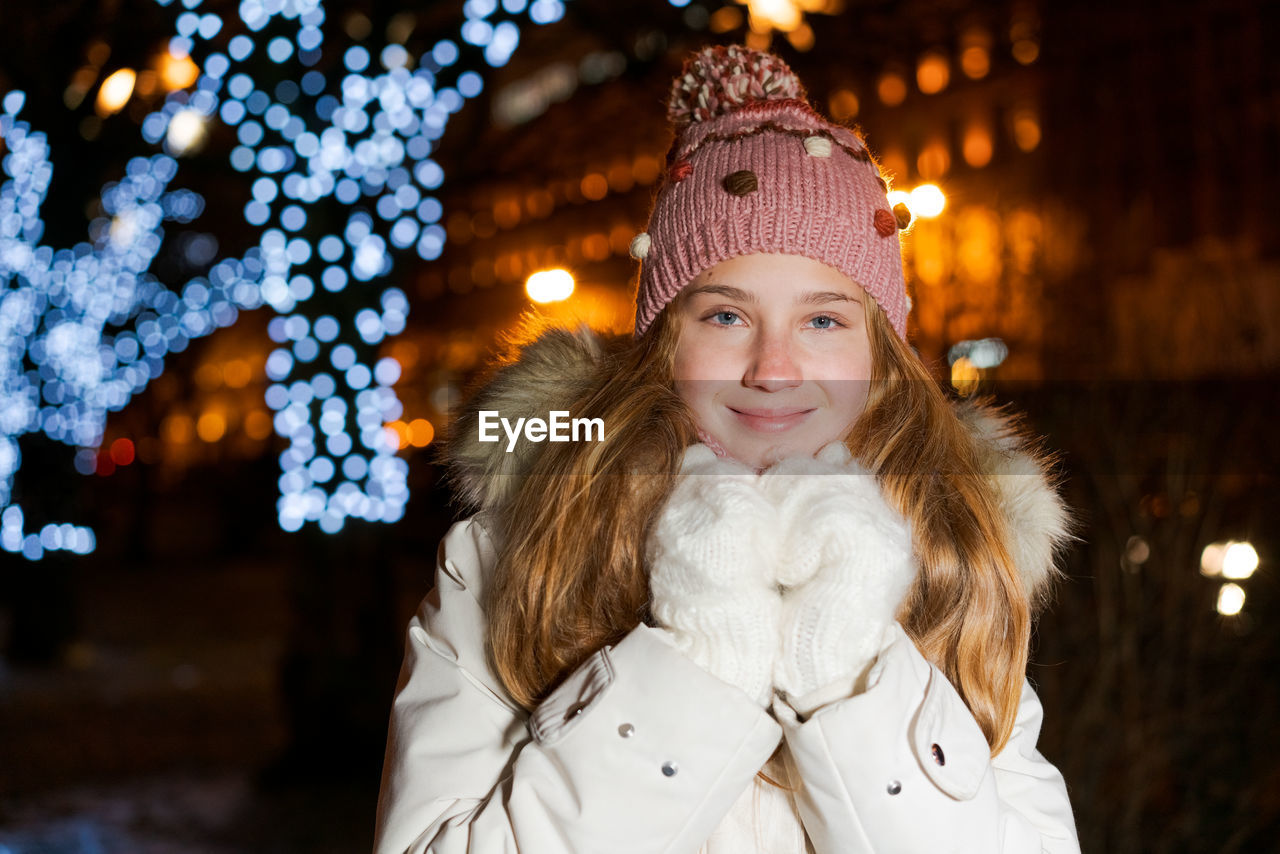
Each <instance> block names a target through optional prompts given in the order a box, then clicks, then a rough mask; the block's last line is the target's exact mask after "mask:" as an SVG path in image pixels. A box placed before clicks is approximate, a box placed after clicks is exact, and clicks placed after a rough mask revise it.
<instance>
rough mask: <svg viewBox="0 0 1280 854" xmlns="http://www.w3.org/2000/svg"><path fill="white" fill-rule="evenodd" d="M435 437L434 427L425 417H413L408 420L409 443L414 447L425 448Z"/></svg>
mask: <svg viewBox="0 0 1280 854" xmlns="http://www.w3.org/2000/svg"><path fill="white" fill-rule="evenodd" d="M435 437H436V428H435V427H433V426H432V425H431V422H430V421H428V420H427V419H425V418H415V419H413V420H412V421H410V422H409V444H411V445H413V446H414V447H415V448H425V447H426V446H427V445H430V444H431V440H432V439H434V438H435Z"/></svg>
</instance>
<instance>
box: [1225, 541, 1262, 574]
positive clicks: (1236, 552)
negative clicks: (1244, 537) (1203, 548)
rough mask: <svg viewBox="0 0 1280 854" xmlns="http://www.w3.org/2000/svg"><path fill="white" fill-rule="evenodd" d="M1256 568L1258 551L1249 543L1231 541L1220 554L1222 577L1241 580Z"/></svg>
mask: <svg viewBox="0 0 1280 854" xmlns="http://www.w3.org/2000/svg"><path fill="white" fill-rule="evenodd" d="M1257 568H1258V552H1257V551H1256V550H1255V549H1254V547H1253V546H1252V545H1250V544H1249V543H1231V544H1229V545H1228V546H1227V549H1226V551H1225V552H1224V553H1223V555H1222V577H1223V578H1230V579H1232V580H1235V581H1242V580H1244V579H1246V578H1248V577H1249V576H1251V575H1253V571H1254V570H1255V569H1257Z"/></svg>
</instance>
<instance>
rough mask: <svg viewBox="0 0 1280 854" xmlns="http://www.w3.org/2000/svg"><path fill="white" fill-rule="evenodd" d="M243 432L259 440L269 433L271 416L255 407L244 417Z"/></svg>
mask: <svg viewBox="0 0 1280 854" xmlns="http://www.w3.org/2000/svg"><path fill="white" fill-rule="evenodd" d="M244 432H245V435H246V436H248V437H249V438H250V439H257V440H259V441H261V440H263V439H265V438H267V437H268V436H270V435H271V416H270V415H268V414H267V413H266V412H263V411H262V410H261V409H255V410H254V411H253V412H250V413H249V414H248V415H246V416H245V417H244Z"/></svg>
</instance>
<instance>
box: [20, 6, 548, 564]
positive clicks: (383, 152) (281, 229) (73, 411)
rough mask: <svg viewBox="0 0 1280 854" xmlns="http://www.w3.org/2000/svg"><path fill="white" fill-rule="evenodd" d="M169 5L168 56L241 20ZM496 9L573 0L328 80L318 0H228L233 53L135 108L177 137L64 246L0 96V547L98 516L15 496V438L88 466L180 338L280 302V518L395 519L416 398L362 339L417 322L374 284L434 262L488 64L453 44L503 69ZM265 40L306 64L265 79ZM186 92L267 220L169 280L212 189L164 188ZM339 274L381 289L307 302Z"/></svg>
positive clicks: (404, 493)
mask: <svg viewBox="0 0 1280 854" xmlns="http://www.w3.org/2000/svg"><path fill="white" fill-rule="evenodd" d="M156 2H157V3H158V4H159V5H160V6H170V5H173V3H174V0H156ZM178 5H179V6H180V7H181V8H182V9H183V10H184V11H182V12H180V13H179V14H178V15H177V16H176V18H175V22H174V26H175V35H174V36H173V38H172V39H171V40H170V42H169V50H170V52H171V53H172V54H173V55H174V56H177V57H185V56H188V55H190V54H193V53H194V52H196V51H197V46H198V45H200V43H202V42H208V41H209V40H210V39H213V38H215V37H217V36H218V35H219V34H222V33H223V30H224V29H225V28H226V27H227V24H228V22H229V21H233V19H232V18H230V17H227V18H226V19H224V17H223V16H221V15H219V14H218V13H213V12H210V13H200V12H199V11H198V10H199V8H200V6H201V0H178ZM499 7H501V9H502V10H503V11H504V12H505V13H506V14H508V15H520V14H524V13H527V15H528V17H529V20H530V21H532V22H533V23H535V24H547V23H551V22H554V21H556V20H559V19H560V18H561V17H562V16H563V14H564V4H563V2H561V0H534V2H532V3H527V2H524V0H502V2H501V3H499V2H497V0H468V2H467V3H465V4H464V7H463V13H464V17H465V21H464V23H463V24H462V27H461V30H460V33H459V38H458V40H457V41H454V40H450V39H442V40H440V41H439V42H437V43H436V44H435V45H434V46H433V47H432V48H431V49H430V50H429V51H428V52H427V53H426V54H424V55H423V56H422V57H421V58H420V60H419V61H418V62H417V63H416V64H417V68H416V69H415V70H413V71H410V70H409V68H410V66H411V65H413V64H414V63H412V62H411V61H410V60H411V57H410V56H409V54H408V52H407V51H406V50H405V49H404V48H403V47H402V46H400V45H394V44H393V45H388V46H386V47H385V48H383V49H382V50H381V51H380V52H379V53H378V55H377V62H376V63H375V61H374V57H373V56H372V55H371V54H370V52H369V50H368V49H367V48H365V47H363V46H360V45H354V46H352V47H350V48H348V49H347V50H346V52H345V53H344V54H343V65H344V67H345V72H346V73H345V74H344V75H342V76H341V79H336V78H333V79H326V77H325V75H324V74H322V73H321V72H319V71H316V70H303V68H302V67H305V66H309V65H314V64H315V62H316V61H318V59H319V55H320V54H319V49H320V47H321V45H322V42H323V32H322V29H321V25H322V24H323V23H324V19H325V11H324V8H323V3H322V2H320V0H242V2H241V3H240V4H239V7H238V10H237V14H238V18H239V22H240V23H241V24H243V25H244V27H245V29H246V32H240V33H237V34H235V35H233V36H231V37H230V38H229V39H227V41H226V44H225V46H224V47H223V48H222V49H221V50H215V49H211V48H210V49H208V50H207V53H206V55H205V57H204V60H203V65H202V67H201V70H200V75H199V77H198V80H197V82H196V84H195V86H194V88H193V89H192V90H191V91H178V92H173V93H170V94H169V95H168V96H167V97H166V99H165V102H164V104H163V105H162V106H161V107H160V108H159V109H158V110H157V111H155V112H153V113H152V114H150V115H149V116H147V117H146V119H145V120H144V121H143V123H142V128H141V132H142V137H143V139H144V140H145V141H146V142H147V143H148V144H150V145H153V146H166V148H165V152H166V153H157V154H153V155H151V156H146V157H135V158H133V159H132V160H130V161H129V163H128V164H127V166H126V169H125V175H124V176H123V177H122V178H120V179H119V180H117V181H113V182H111V183H109V184H107V185H106V186H105V187H103V189H102V194H101V210H102V212H103V215H102V216H99V217H97V218H95V219H94V220H93V221H92V222H90V223H89V228H88V235H89V239H88V240H87V241H84V242H81V243H78V244H76V245H75V246H74V247H73V248H71V249H57V250H55V249H53V248H51V247H49V246H45V245H41V243H40V240H41V237H42V235H43V231H44V223H43V221H42V220H41V218H40V209H41V207H42V205H43V203H44V200H45V196H46V193H47V191H48V187H49V182H50V178H51V176H52V174H53V164H52V163H51V162H50V160H49V145H48V143H47V140H46V137H45V135H44V134H43V133H41V132H39V131H37V130H34V129H33V128H32V127H31V126H30V124H29V123H27V122H26V121H22V120H20V119H19V118H18V115H19V113H20V111H21V109H22V106H23V102H24V97H25V96H24V94H23V93H22V92H18V91H13V92H9V93H8V94H7V95H6V96H5V97H4V99H3V102H0V107H2V111H0V135H2V136H3V137H4V140H5V145H6V147H7V149H8V153H7V155H6V156H5V158H4V171H5V174H6V175H7V176H8V178H7V180H5V182H4V183H3V185H0V282H3V283H4V284H5V286H6V287H5V289H4V291H3V298H2V299H0V356H2V361H0V391H2V392H3V394H2V395H0V547H3V548H4V549H5V550H7V551H10V552H14V553H20V554H22V555H24V556H25V557H27V558H30V559H32V560H37V559H39V558H40V557H42V556H43V554H44V553H45V552H48V551H56V550H66V551H71V552H74V553H79V554H87V553H89V552H91V551H92V550H93V548H94V544H95V543H94V535H93V532H92V531H91V530H89V529H88V528H85V527H81V526H76V525H71V524H66V523H61V524H59V523H49V524H46V525H44V526H43V527H41V528H40V529H39V531H35V530H30V531H29V530H28V529H27V526H28V520H27V519H26V518H25V515H24V512H23V509H22V508H21V507H20V506H19V505H17V504H14V503H13V502H12V500H11V499H12V497H13V496H12V491H13V484H14V476H15V475H16V474H17V472H18V470H19V468H20V465H21V453H20V449H19V445H18V439H19V438H20V437H21V436H23V435H25V434H27V433H33V432H43V433H44V434H45V435H47V436H48V437H49V438H51V439H54V440H56V441H59V442H63V443H65V444H68V445H71V446H73V447H75V448H78V451H77V452H76V454H75V463H76V467H77V470H79V471H81V472H82V473H86V474H87V473H90V472H92V471H93V470H94V469H93V465H92V464H93V461H94V459H95V458H96V457H95V451H94V449H95V448H97V447H98V445H100V444H101V441H102V436H103V432H104V429H105V425H106V414H107V412H109V411H115V410H119V409H121V408H123V407H124V406H125V405H126V404H127V403H128V402H129V400H130V399H131V398H132V396H133V395H134V394H137V393H138V392H139V391H141V390H142V389H143V388H145V387H146V385H147V383H148V382H150V381H151V380H152V379H154V378H155V377H157V376H159V375H160V373H161V372H162V371H163V369H164V360H165V357H166V356H167V355H168V354H169V353H170V352H180V351H181V350H183V349H185V348H186V346H187V344H188V342H189V341H190V340H191V339H193V338H198V337H201V336H204V335H208V334H210V333H211V332H213V331H215V330H216V329H218V328H220V327H225V326H229V325H231V324H233V323H234V322H235V321H236V319H237V317H238V316H239V312H240V311H242V310H252V309H256V308H259V307H262V306H264V305H266V306H268V307H270V308H271V309H272V310H273V311H275V312H276V317H274V318H273V319H272V320H271V321H270V323H269V325H268V332H269V335H270V336H271V338H272V340H273V341H274V342H276V343H277V345H279V346H278V347H277V349H276V350H274V351H273V352H272V353H271V355H270V356H269V357H268V359H267V368H266V370H267V376H268V379H269V380H270V385H269V386H268V388H267V390H266V394H265V401H266V403H267V406H268V407H269V408H270V409H271V410H272V411H273V412H275V417H274V419H273V425H274V427H275V430H276V432H277V433H278V434H279V435H281V436H283V437H285V438H287V439H288V440H289V447H288V449H287V450H286V451H285V452H284V453H283V454H281V457H280V467H281V476H280V479H279V487H280V498H279V500H278V501H277V517H278V522H279V524H280V526H281V527H282V528H284V529H285V530H288V531H296V530H299V529H300V528H302V526H303V525H304V524H306V523H307V522H314V523H316V524H317V525H318V526H319V527H320V529H321V530H323V531H325V532H329V533H333V532H336V531H339V530H341V529H342V527H343V524H344V521H345V520H346V519H348V518H361V519H365V520H368V521H382V522H388V523H390V522H395V521H397V520H399V519H400V518H401V516H402V515H403V513H404V506H405V502H406V501H407V499H408V489H407V485H406V481H407V468H408V466H407V463H406V462H405V461H404V460H403V459H401V458H399V457H397V456H396V451H397V450H398V444H397V442H396V440H395V439H394V438H393V437H392V436H391V435H390V434H389V431H388V430H387V429H386V428H385V427H384V425H385V424H386V423H388V422H389V421H393V420H395V419H397V418H399V417H400V415H401V414H402V412H403V408H402V406H401V404H400V402H399V400H398V399H397V398H396V395H395V391H394V385H395V383H396V382H397V381H398V380H399V378H400V365H399V364H398V363H396V362H395V360H394V359H391V358H387V357H383V358H381V359H376V360H374V359H370V358H366V357H364V356H362V355H361V354H362V353H363V352H373V351H374V348H375V347H376V346H377V345H378V344H380V343H381V342H382V341H383V340H384V339H385V338H387V337H389V336H394V335H398V334H399V333H400V332H402V331H403V330H404V328H405V319H406V317H407V315H408V300H407V298H406V297H405V295H404V293H403V292H402V291H400V290H399V289H398V288H394V287H388V288H382V289H378V288H377V287H373V286H371V285H370V284H369V283H371V282H373V281H375V280H377V279H380V278H383V277H385V276H387V274H388V273H390V272H391V270H392V266H393V262H394V258H395V256H396V254H397V253H398V252H401V251H409V250H412V251H414V252H416V253H417V255H418V256H419V257H421V258H423V259H425V260H428V261H430V260H435V259H437V258H439V257H440V254H441V252H442V251H443V248H444V242H445V237H446V235H445V230H444V228H443V227H442V226H441V225H440V219H441V217H442V214H443V209H442V207H441V205H440V202H439V200H438V199H437V198H435V197H434V196H433V195H430V193H431V192H432V191H435V190H438V189H439V188H440V187H441V186H442V185H443V182H444V179H445V175H444V170H443V169H442V168H441V167H440V165H439V164H438V163H436V162H435V161H433V160H432V159H431V158H430V154H431V152H432V151H433V149H434V142H435V141H436V140H438V139H440V137H442V136H443V135H444V131H445V127H446V125H447V124H448V121H449V118H450V116H452V115H453V114H454V113H456V112H457V111H458V110H459V109H461V107H462V105H463V104H464V103H465V101H466V100H467V99H468V98H474V97H476V96H477V95H479V94H480V92H481V91H482V90H483V88H484V78H483V75H482V73H480V72H479V71H477V70H475V69H469V68H454V66H456V65H458V64H459V63H460V62H461V51H460V50H459V47H458V44H459V43H464V44H469V45H473V46H475V47H479V48H482V49H483V50H482V54H483V57H484V60H485V63H486V64H487V65H488V66H490V67H495V68H496V67H500V66H502V65H504V64H505V63H506V62H507V61H508V60H509V58H510V56H511V54H512V53H513V52H514V50H515V48H516V46H517V45H518V43H519V36H520V30H519V27H518V25H517V24H516V23H515V22H514V21H511V20H503V21H499V22H496V23H495V22H493V21H491V20H489V19H490V18H491V17H492V16H493V15H494V14H495V13H496V12H497V11H498V9H499ZM276 19H279V20H280V21H281V22H284V23H286V24H287V25H289V26H296V33H294V34H293V35H292V36H288V35H282V34H279V33H275V34H273V35H271V36H270V37H267V36H265V35H263V31H264V30H265V29H267V27H268V25H270V24H271V23H272V21H273V20H276ZM274 29H276V30H278V29H279V27H276V28H274ZM255 54H258V55H265V57H266V58H267V59H268V60H270V61H271V63H273V64H274V65H278V66H282V67H286V66H289V65H290V64H293V65H295V66H299V74H298V79H296V80H295V79H289V78H286V79H284V80H281V81H279V82H277V83H276V84H275V85H274V86H273V87H271V89H270V91H268V89H267V88H265V87H264V85H262V84H260V83H259V82H258V81H257V80H256V79H255V78H254V77H253V76H252V75H251V74H249V73H247V72H245V71H241V70H237V66H239V65H241V64H242V63H244V62H245V60H247V59H248V58H250V57H251V56H254V55H255ZM379 65H380V66H381V70H379V69H378V67H377V66H379ZM446 69H453V70H454V71H455V72H456V73H455V74H454V83H453V85H452V86H449V85H442V84H443V82H444V81H443V74H444V72H445V70H446ZM182 111H195V114H197V115H198V116H200V117H203V118H204V119H206V120H210V121H211V120H218V121H222V122H223V123H224V124H226V125H227V126H228V127H230V128H233V129H234V131H235V135H236V140H237V142H238V144H237V145H235V146H234V147H233V148H232V149H231V151H230V153H229V161H230V165H231V167H232V168H233V169H234V170H236V171H237V172H241V173H248V174H250V175H252V176H254V178H253V180H252V182H251V193H250V198H248V199H246V200H245V203H244V208H243V215H244V219H245V221H246V222H247V223H248V224H249V225H252V226H255V227H258V228H259V229H260V232H259V239H258V241H257V245H256V246H254V247H252V248H250V249H249V250H248V251H247V252H245V253H244V255H243V256H242V257H240V258H223V259H220V260H218V261H217V262H216V263H213V265H212V266H211V268H210V269H209V272H208V273H207V275H205V276H198V277H195V278H193V279H191V280H190V281H188V282H186V283H184V284H183V285H181V287H179V288H177V289H170V287H168V286H166V284H164V283H161V282H160V281H158V280H157V279H156V278H155V277H154V276H153V275H152V274H151V273H150V272H149V269H150V266H151V264H152V262H153V261H154V259H155V257H156V254H157V253H158V251H159V249H160V247H161V245H162V243H163V240H164V234H165V231H164V223H166V222H176V223H190V222H193V221H196V220H197V219H199V217H200V216H201V214H202V212H203V208H204V200H203V199H202V198H201V197H200V196H199V195H198V194H196V193H193V192H191V191H189V190H185V189H181V188H175V189H172V190H171V189H169V186H170V184H171V183H173V182H174V180H175V178H176V176H177V173H178V159H177V157H179V156H181V155H180V153H179V152H175V151H171V150H169V149H168V148H167V146H168V145H169V144H170V143H169V141H168V140H167V136H168V134H169V130H170V127H171V125H172V123H173V120H174V117H175V116H177V115H178V114H179V113H180V112H182ZM329 197H333V198H334V199H335V200H336V201H337V202H338V203H340V204H342V205H347V206H353V207H352V209H351V210H350V211H348V213H347V216H346V222H345V225H344V226H343V227H342V228H341V229H340V232H341V233H340V235H339V234H327V235H323V236H320V237H319V238H314V237H313V236H312V235H310V234H309V233H308V231H307V229H308V226H309V223H310V222H311V221H312V218H311V217H309V216H308V206H310V205H312V204H315V203H317V202H320V201H322V200H324V199H327V198H329ZM364 205H369V206H371V208H372V210H373V212H374V214H376V216H374V215H371V214H370V213H369V212H368V211H366V210H365V209H364V207H363V206H364ZM317 221H318V220H317ZM210 240H211V241H212V243H209V242H206V243H205V244H203V246H204V248H203V249H199V248H198V249H197V251H198V252H199V251H203V252H207V255H206V258H207V259H208V260H211V259H212V256H213V254H215V253H216V251H217V250H216V240H215V239H213V238H212V237H210ZM313 261H314V262H315V263H319V264H320V265H321V266H320V267H318V268H315V269H316V270H317V272H318V281H317V277H315V276H313V275H312V274H311V273H309V272H306V271H304V270H303V269H300V268H303V267H305V266H306V265H308V264H310V263H312V262H313ZM348 287H357V288H359V290H360V293H362V294H367V295H368V297H369V299H370V302H368V303H366V306H365V307H364V308H361V309H359V310H358V311H356V312H355V313H354V314H353V315H352V317H350V318H337V317H333V316H332V315H321V316H318V317H316V318H315V319H314V320H312V319H310V318H309V316H308V315H307V313H306V312H307V310H308V308H309V307H308V301H309V300H310V299H311V298H312V297H313V296H314V295H315V294H316V293H317V292H318V291H325V292H329V293H337V292H340V291H343V290H344V289H346V288H348ZM344 339H346V340H344ZM353 344H355V345H356V346H353ZM357 347H358V348H359V349H357ZM352 404H354V405H352ZM317 442H319V443H320V444H321V446H322V447H317Z"/></svg>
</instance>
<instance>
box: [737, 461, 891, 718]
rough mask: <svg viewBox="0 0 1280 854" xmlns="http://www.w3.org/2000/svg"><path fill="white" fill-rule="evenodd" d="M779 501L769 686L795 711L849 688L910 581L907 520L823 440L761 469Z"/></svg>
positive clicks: (765, 485) (873, 653)
mask: <svg viewBox="0 0 1280 854" xmlns="http://www.w3.org/2000/svg"><path fill="white" fill-rule="evenodd" d="M761 484H762V488H763V490H764V492H765V494H766V495H768V496H769V497H770V498H771V499H772V501H773V502H774V503H775V505H776V506H777V507H778V508H779V520H778V522H779V525H781V526H782V530H783V538H782V555H781V563H780V564H779V568H778V573H777V576H776V577H777V579H778V582H779V583H780V584H782V585H783V586H784V588H785V589H784V591H783V613H782V624H781V632H782V642H781V650H780V653H779V656H778V660H777V663H776V665H775V668H774V686H775V687H776V688H777V689H778V690H779V691H780V692H782V693H784V694H785V695H786V697H787V700H788V702H790V703H791V705H792V706H793V707H794V708H795V709H796V711H798V712H800V713H801V714H804V715H807V714H809V713H811V712H812V711H813V710H814V709H816V708H817V707H818V706H820V705H823V704H825V703H826V702H829V701H831V700H834V699H836V698H838V697H845V696H848V695H850V694H851V693H853V691H854V689H855V685H856V684H857V683H858V681H859V679H860V678H861V677H862V676H863V675H864V674H865V672H866V671H867V670H868V669H869V667H870V665H871V664H872V663H873V662H874V661H875V659H876V656H877V654H878V652H879V649H880V646H881V642H882V639H883V637H884V633H885V630H886V629H887V628H888V627H889V626H890V625H891V624H892V622H893V618H894V613H895V612H896V611H897V609H898V605H899V604H900V603H901V602H902V599H903V597H904V596H905V595H906V592H907V589H908V588H909V587H910V586H911V582H912V580H913V579H914V578H915V572H916V565H915V560H914V558H913V557H912V551H911V533H910V530H909V527H908V525H907V522H906V521H905V520H904V519H903V518H902V516H901V515H900V514H899V513H898V512H897V511H896V510H894V509H893V508H891V507H890V506H889V505H888V504H887V503H886V502H885V500H884V497H883V496H882V495H881V493H880V485H879V483H878V482H877V481H876V478H875V476H874V475H873V474H871V473H870V472H868V471H867V470H866V469H864V468H862V467H861V466H859V465H858V464H857V463H856V462H854V461H853V460H852V459H851V456H850V454H849V451H848V449H847V448H845V446H844V445H843V444H842V443H839V442H833V443H832V444H830V445H827V446H826V447H825V448H823V449H822V450H821V451H820V452H819V453H818V455H817V457H814V458H790V459H786V460H782V461H781V462H779V463H777V464H776V465H774V466H773V467H772V468H770V469H769V470H767V471H766V472H765V473H764V474H763V475H762V476H761Z"/></svg>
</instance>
